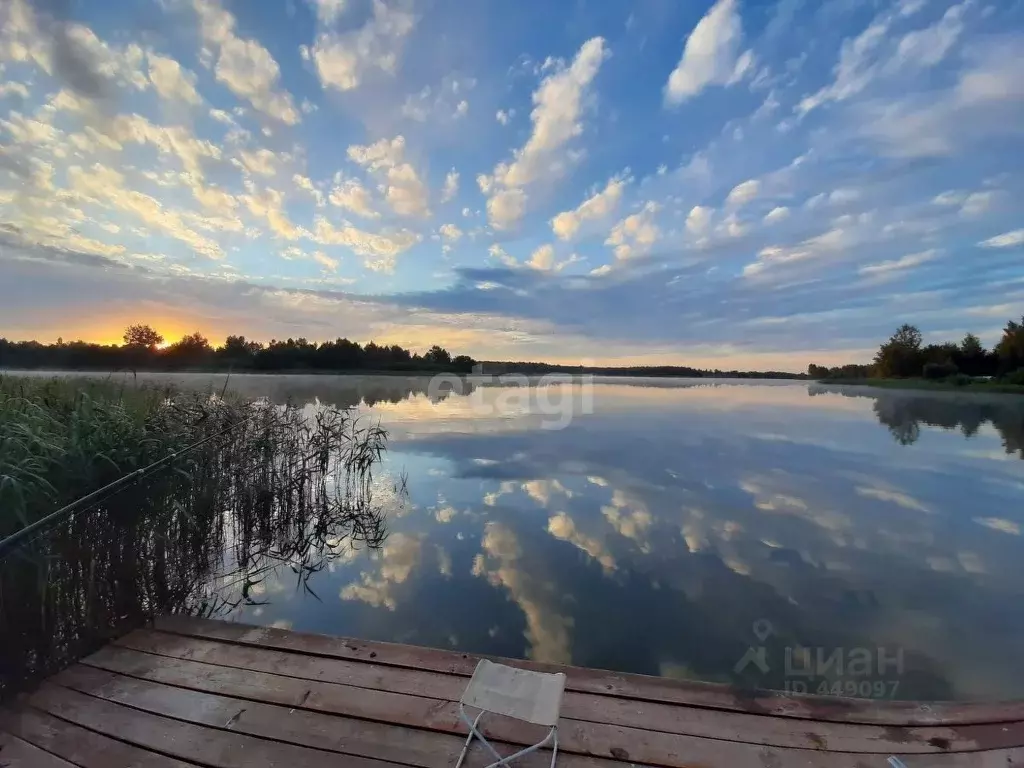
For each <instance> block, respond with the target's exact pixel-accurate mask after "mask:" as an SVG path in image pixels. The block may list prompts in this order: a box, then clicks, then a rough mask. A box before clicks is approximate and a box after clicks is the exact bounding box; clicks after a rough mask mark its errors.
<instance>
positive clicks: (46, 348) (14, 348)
mask: <svg viewBox="0 0 1024 768" xmlns="http://www.w3.org/2000/svg"><path fill="white" fill-rule="evenodd" d="M479 364H480V365H481V369H480V370H482V372H484V373H487V374H492V375H501V374H510V373H517V374H525V375H533V376H537V375H543V374H549V373H566V374H583V373H589V374H594V375H598V376H644V377H652V376H653V377H687V378H771V379H784V378H788V379H801V378H806V374H802V373H790V372H786V371H739V370H729V371H726V370H719V369H714V370H712V369H701V368H693V367H690V366H681V365H658V366H626V367H615V366H579V365H576V366H573V365H558V364H553V363H544V362H520V361H508V362H483V363H479ZM476 365H478V361H476V360H474V359H473V358H471V357H470V356H468V355H454V356H453V355H452V354H451V353H450V352H448V350H446V349H445V348H444V347H441V346H439V345H434V346H433V347H431V348H430V350H428V351H427V352H426V353H424V354H422V355H421V354H419V353H415V352H411V351H410V350H408V349H405V348H403V347H400V346H398V345H397V344H391V345H381V344H376V343H375V342H372V341H371V342H368V343H367V344H359V343H358V342H355V341H350V340H349V339H345V338H338V339H335V340H334V341H326V342H319V343H318V342H314V341H309V340H307V339H304V338H299V339H285V340H283V341H281V340H277V339H274V340H272V341H271V342H270V343H269V344H263V343H261V342H258V341H253V340H251V339H247V338H246V337H245V336H228V337H227V338H226V339H225V340H224V343H223V344H222V345H220V346H217V347H215V346H214V345H213V344H211V342H210V340H209V339H208V338H206V337H205V336H204V335H203V334H201V333H198V332H197V333H190V334H187V335H185V336H183V337H182V338H181V339H179V340H178V341H175V342H174V343H172V344H168V345H164V337H163V336H162V335H161V334H160V333H159V332H158V331H156V329H154V328H153V327H152V326H150V325H146V324H137V325H131V326H129V327H128V328H126V329H125V332H124V343H123V344H106V345H104V344H93V343H90V342H85V341H72V342H65V341H64V340H63V339H58V340H57V342H56V343H55V344H43V343H41V342H38V341H9V340H7V339H4V338H2V337H0V368H22V369H38V368H42V369H46V368H51V369H55V370H103V371H114V370H152V371H180V370H242V371H267V372H271V371H360V370H362V371H409V372H423V371H426V372H435V371H438V372H441V371H443V372H451V373H460V374H461V373H470V372H472V371H473V368H474V366H476Z"/></svg>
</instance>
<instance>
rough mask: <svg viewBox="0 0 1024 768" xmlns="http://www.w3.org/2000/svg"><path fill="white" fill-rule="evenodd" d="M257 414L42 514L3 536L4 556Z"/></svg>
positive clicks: (0, 546)
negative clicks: (63, 519)
mask: <svg viewBox="0 0 1024 768" xmlns="http://www.w3.org/2000/svg"><path fill="white" fill-rule="evenodd" d="M257 415H258V414H253V415H252V416H250V417H248V418H247V419H242V420H241V421H238V422H235V423H234V424H232V425H231V426H230V427H227V428H226V429H223V430H221V431H220V432H216V433H214V434H212V435H207V436H206V437H204V438H203V439H201V440H197V441H196V442H194V443H192V444H191V445H188V446H185V447H184V448H182V449H181V450H179V451H172V452H171V453H169V454H168V455H166V456H164V457H163V458H160V459H157V460H156V461H154V462H153V463H152V464H149V465H147V466H145V467H140V468H139V469H136V470H134V471H132V472H129V473H128V474H127V475H124V476H123V477H120V478H118V479H117V480H114V481H113V482H112V483H107V484H106V485H104V486H103V487H102V488H97V489H96V490H95V491H93V492H92V493H88V494H86V495H85V496H83V497H81V498H80V499H77V500H75V501H73V502H71V503H70V504H68V505H66V506H63V507H61V508H60V509H58V510H57V511H55V512H51V513H50V514H48V515H47V516H46V517H42V518H40V519H38V520H36V521H35V522H34V523H30V524H29V525H26V526H25V527H24V528H22V529H21V530H20V531H17V532H16V533H12V534H11V535H10V536H8V537H6V538H5V539H0V557H2V556H4V553H5V552H6V551H7V550H8V549H10V548H11V547H13V546H16V545H17V544H19V543H20V542H22V541H23V540H24V539H26V538H27V537H28V536H30V535H32V534H33V533H35V532H36V531H39V530H41V529H43V528H45V527H46V526H47V525H49V524H50V523H52V522H54V521H56V520H59V519H61V518H62V517H64V516H66V515H71V514H73V513H74V512H75V511H76V510H77V511H82V510H81V509H79V508H80V507H81V506H82V505H83V504H85V503H86V502H97V501H99V500H100V499H101V498H102V497H103V495H104V494H108V493H114V492H117V491H119V490H121V488H122V487H123V486H125V485H127V484H128V483H130V482H138V481H139V480H142V479H143V478H145V477H148V476H149V475H151V474H153V473H154V472H156V471H158V470H160V469H163V467H164V466H166V465H168V464H170V463H171V462H172V461H174V460H175V459H178V458H180V457H181V456H184V455H185V454H187V453H191V452H192V451H194V450H195V449H196V448H200V447H201V446H203V445H205V444H206V443H208V442H210V441H211V440H215V439H216V438H218V437H223V436H224V435H226V434H228V433H229V432H231V431H232V430H234V429H237V428H238V427H240V426H242V425H243V424H247V423H248V422H250V421H252V420H253V419H254V418H256V416H257ZM89 506H93V505H91V504H90V505H89ZM88 508H89V507H86V509H88Z"/></svg>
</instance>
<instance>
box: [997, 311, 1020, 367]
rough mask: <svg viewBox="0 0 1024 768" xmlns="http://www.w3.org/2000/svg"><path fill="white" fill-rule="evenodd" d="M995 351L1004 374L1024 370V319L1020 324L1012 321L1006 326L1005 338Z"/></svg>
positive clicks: (1000, 341)
mask: <svg viewBox="0 0 1024 768" xmlns="http://www.w3.org/2000/svg"><path fill="white" fill-rule="evenodd" d="M995 351H996V357H997V358H998V360H999V370H1000V371H1001V372H1002V373H1010V372H1012V371H1016V370H1018V369H1019V368H1024V317H1021V319H1020V322H1019V323H1018V322H1015V321H1013V320H1011V321H1010V322H1008V323H1007V324H1006V328H1005V329H1003V338H1001V339H1000V340H999V343H998V344H996V350H995Z"/></svg>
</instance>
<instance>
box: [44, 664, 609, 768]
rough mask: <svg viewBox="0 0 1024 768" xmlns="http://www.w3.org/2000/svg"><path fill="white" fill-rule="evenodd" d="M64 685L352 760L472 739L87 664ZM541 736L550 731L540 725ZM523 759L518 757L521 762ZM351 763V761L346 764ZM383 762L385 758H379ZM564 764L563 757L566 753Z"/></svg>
mask: <svg viewBox="0 0 1024 768" xmlns="http://www.w3.org/2000/svg"><path fill="white" fill-rule="evenodd" d="M53 680H54V682H55V683H57V682H59V683H60V685H62V686H67V687H68V688H69V689H70V690H69V692H72V691H78V692H80V693H85V694H88V695H90V696H96V697H97V700H105V701H108V702H112V703H117V704H122V705H125V706H127V707H130V708H132V709H133V710H140V711H143V712H147V713H152V715H154V716H162V717H169V718H175V719H178V720H187V721H189V722H191V723H193V724H195V725H201V726H209V727H210V728H220V729H230V732H231V733H245V734H249V735H252V736H259V737H261V738H266V739H272V740H273V743H289V744H296V745H302V746H307V747H312V748H315V749H319V750H323V751H324V752H325V753H326V752H329V753H334V754H335V757H337V755H338V754H341V755H344V756H345V758H346V760H348V759H349V758H350V757H351V756H353V755H356V756H359V757H361V758H366V757H369V758H372V759H374V760H388V761H390V762H393V763H400V764H402V765H410V766H418V767H423V768H445V767H446V766H449V765H453V764H454V762H455V759H456V758H457V757H458V754H459V752H460V751H461V750H462V745H463V743H464V741H465V731H464V730H463V732H462V733H461V734H455V733H444V732H431V731H428V730H418V729H411V728H404V727H400V726H396V725H388V724H382V723H375V722H366V721H362V720H358V719H351V718H345V717H337V716H333V715H328V714H325V713H321V712H314V711H309V710H304V709H301V708H298V707H292V708H288V707H282V706H275V705H272V704H265V703H261V702H258V701H250V700H245V699H238V698H232V697H229V696H221V695H216V694H208V693H202V692H199V691H195V690H189V689H185V688H177V687H172V686H167V685H162V684H159V683H154V682H150V681H144V680H139V679H135V678H130V677H124V676H121V675H117V674H112V673H110V672H106V671H103V670H99V669H93V668H90V667H85V666H76V667H72V668H70V669H68V670H65V671H64V672H62V673H60V674H59V675H57V676H55V677H54V678H53ZM530 735H531V736H533V737H534V738H532V740H531V741H529V742H527V743H531V744H532V743H535V742H536V741H539V740H540V739H541V738H542V737H543V735H544V730H543V729H541V730H540V731H539V735H538V731H537V730H536V729H535V730H533V731H532V732H531V734H530ZM494 743H495V746H496V747H497V748H499V751H500V750H502V749H504V750H505V752H506V753H509V754H510V753H511V752H514V751H516V749H518V747H513V746H511V745H509V744H507V743H504V742H502V741H501V740H500V739H498V740H495V742H494ZM564 757H565V765H566V766H568V767H569V768H612V766H613V765H614V764H613V763H610V762H608V761H605V760H595V759H591V758H586V757H582V758H581V757H576V756H572V755H564ZM518 763H519V761H517V764H518ZM550 763H551V758H550V753H548V754H547V755H542V754H535V755H531V756H528V757H527V758H524V759H523V761H522V764H523V766H524V767H525V768H546V767H547V766H549V765H550ZM346 764H347V763H346ZM374 764H380V763H376V762H375V763H374ZM559 764H560V765H561V764H562V758H561V757H560V758H559Z"/></svg>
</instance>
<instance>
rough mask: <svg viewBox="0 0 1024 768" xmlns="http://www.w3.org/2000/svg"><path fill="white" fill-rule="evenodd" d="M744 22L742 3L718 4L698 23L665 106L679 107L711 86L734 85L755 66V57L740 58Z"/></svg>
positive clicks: (669, 84)
mask: <svg viewBox="0 0 1024 768" xmlns="http://www.w3.org/2000/svg"><path fill="white" fill-rule="evenodd" d="M742 42H743V20H742V18H741V17H740V10H739V0H718V2H717V3H715V4H714V5H713V6H712V7H711V9H710V10H709V11H708V12H707V14H705V16H704V17H703V18H702V19H701V20H700V21H699V22H697V26H696V27H694V28H693V32H691V33H690V36H689V37H688V38H687V40H686V45H685V46H684V48H683V55H682V58H681V59H680V60H679V64H677V65H676V68H675V69H674V70H672V73H671V74H670V75H669V77H668V82H667V83H666V85H665V103H666V104H668V105H673V106H674V105H678V104H681V103H682V102H684V101H686V100H687V99H691V98H693V97H694V96H696V95H697V94H699V93H700V92H701V91H703V90H704V89H705V88H707V87H708V86H710V85H730V84H732V83H734V82H737V81H738V80H739V79H741V78H742V77H743V76H744V75H745V74H746V73H747V72H748V71H749V70H750V69H751V67H752V66H753V54H752V53H751V52H750V51H746V52H745V53H743V54H742V55H740V53H739V50H740V45H741V43H742Z"/></svg>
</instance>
